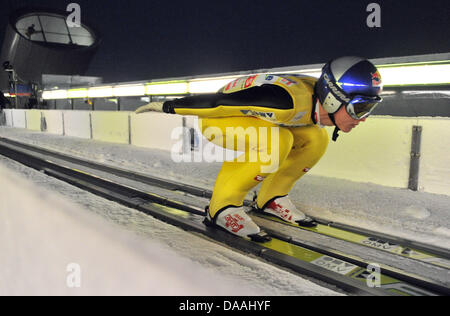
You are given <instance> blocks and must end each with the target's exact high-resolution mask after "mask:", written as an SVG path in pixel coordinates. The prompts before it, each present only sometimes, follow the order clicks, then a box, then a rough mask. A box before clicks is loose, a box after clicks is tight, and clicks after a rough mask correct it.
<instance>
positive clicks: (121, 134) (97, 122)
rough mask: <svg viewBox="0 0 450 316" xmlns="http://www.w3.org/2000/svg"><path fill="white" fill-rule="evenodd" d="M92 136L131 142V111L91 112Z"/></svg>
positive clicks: (104, 139) (126, 142)
mask: <svg viewBox="0 0 450 316" xmlns="http://www.w3.org/2000/svg"><path fill="white" fill-rule="evenodd" d="M91 126H92V138H93V139H96V140H100V141H104V142H111V143H118V144H129V142H130V128H129V112H111V111H99V112H91Z"/></svg>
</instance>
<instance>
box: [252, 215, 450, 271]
mask: <svg viewBox="0 0 450 316" xmlns="http://www.w3.org/2000/svg"><path fill="white" fill-rule="evenodd" d="M248 214H249V215H251V216H257V217H261V218H264V219H267V220H271V221H275V222H277V223H281V224H284V225H288V226H291V227H296V228H299V229H303V230H307V231H310V232H314V233H317V234H321V235H325V236H328V237H332V238H337V239H340V240H344V241H347V242H351V243H355V244H358V245H362V246H366V247H369V248H374V249H378V250H381V251H385V252H389V253H392V254H396V255H400V256H402V257H405V258H408V259H413V260H418V261H421V262H424V263H428V264H431V265H435V266H439V267H441V268H446V269H450V260H447V259H445V258H440V257H437V256H435V255H433V254H430V253H427V252H425V251H421V250H417V249H412V248H410V247H406V246H402V245H400V244H396V243H393V242H390V241H387V240H384V239H380V238H378V237H372V236H368V235H363V234H360V233H356V232H351V231H348V230H343V229H340V228H336V227H332V226H331V225H325V224H321V223H317V225H316V226H315V227H305V226H300V225H298V224H294V223H290V222H286V221H284V220H282V219H280V218H278V217H275V216H272V215H269V214H264V213H261V212H258V211H255V210H254V209H253V208H251V207H250V208H249V213H248Z"/></svg>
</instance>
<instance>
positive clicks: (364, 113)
mask: <svg viewBox="0 0 450 316" xmlns="http://www.w3.org/2000/svg"><path fill="white" fill-rule="evenodd" d="M381 101H383V99H382V98H380V97H379V96H373V97H368V96H364V95H355V96H353V98H352V99H351V100H350V102H349V103H348V104H347V105H346V106H345V109H346V110H347V113H348V114H349V115H350V116H351V117H352V118H354V119H355V120H362V119H364V118H366V117H368V116H369V115H370V114H371V113H372V111H373V110H374V109H375V108H376V106H377V105H378V104H379V103H380V102H381Z"/></svg>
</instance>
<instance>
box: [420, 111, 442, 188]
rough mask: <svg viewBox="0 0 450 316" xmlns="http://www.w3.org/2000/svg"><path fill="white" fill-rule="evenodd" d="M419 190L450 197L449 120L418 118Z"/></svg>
mask: <svg viewBox="0 0 450 316" xmlns="http://www.w3.org/2000/svg"><path fill="white" fill-rule="evenodd" d="M418 125H420V126H422V146H421V156H420V167H419V190H421V191H425V192H431V193H438V194H447V195H450V118H420V119H419V123H418Z"/></svg>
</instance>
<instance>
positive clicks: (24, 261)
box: [0, 127, 450, 295]
mask: <svg viewBox="0 0 450 316" xmlns="http://www.w3.org/2000/svg"><path fill="white" fill-rule="evenodd" d="M0 136H1V137H7V138H10V139H13V140H17V141H20V142H24V143H28V144H32V145H36V146H40V147H44V148H47V149H51V150H54V151H58V152H61V153H67V154H70V155H73V156H78V157H81V158H85V159H89V160H92V161H96V162H100V163H104V164H107V165H111V166H117V167H120V168H123V169H129V170H132V171H138V172H141V173H145V174H149V175H152V176H158V177H161V178H166V179H170V180H175V181H180V182H183V183H189V184H193V185H196V186H200V187H204V188H207V189H210V190H211V189H212V188H213V185H214V181H215V177H216V175H217V173H218V172H219V170H220V166H221V164H220V163H206V162H197V163H194V162H192V163H175V162H174V161H173V160H172V159H171V154H170V153H169V152H165V151H160V150H152V149H147V148H139V147H134V146H130V145H118V144H112V143H105V142H99V141H93V140H86V139H79V138H72V137H62V136H57V135H51V134H45V133H39V132H30V131H27V130H23V129H15V128H5V127H0ZM8 169H9V170H8ZM0 172H1V173H2V177H1V180H0V181H2V182H3V183H2V190H1V191H0V195H1V196H0V199H1V203H2V204H1V205H2V211H1V212H0V237H1V239H0V250H2V253H4V254H5V253H8V254H10V255H8V256H1V257H0V264H1V266H2V267H7V268H6V269H2V270H0V281H1V283H0V295H1V294H24V293H25V294H69V295H71V294H75V295H77V294H119V295H120V294H150V295H152V294H156V295H159V294H162V295H230V294H232V295H337V294H339V293H338V292H335V291H332V290H330V289H326V288H322V287H320V286H318V285H317V284H315V283H312V282H310V281H308V280H305V279H303V278H300V277H298V276H296V275H293V274H291V273H289V272H288V271H284V270H282V269H278V268H275V267H273V266H271V265H269V264H266V263H265V262H263V261H261V260H259V259H257V258H253V257H251V256H248V255H244V254H240V253H237V252H235V251H232V250H230V249H228V248H225V247H223V246H221V245H218V244H216V243H213V242H210V241H207V240H204V239H203V238H200V237H198V236H195V235H192V234H190V233H187V232H185V231H183V230H180V229H178V228H176V227H173V226H171V225H167V224H165V223H162V222H160V221H158V220H155V219H154V218H152V217H150V216H146V215H144V214H141V213H139V212H137V211H135V210H132V209H129V208H126V207H123V206H121V205H118V204H116V203H113V202H110V201H107V200H104V199H102V198H99V197H97V196H94V195H92V194H90V193H87V192H85V191H82V190H80V189H78V188H75V187H73V186H70V185H68V184H66V183H63V182H61V181H58V180H56V179H53V178H49V177H47V176H45V175H43V174H41V173H39V172H37V171H34V170H31V169H28V168H26V167H24V166H22V165H20V164H18V163H16V162H12V161H11V160H9V159H6V158H3V157H0ZM25 179H26V180H25ZM368 181H369V179H368ZM290 196H291V199H292V200H293V201H294V202H295V204H297V206H299V207H301V208H302V209H303V210H304V211H305V212H306V213H308V214H310V215H312V216H316V217H320V218H323V219H327V220H330V221H336V222H340V223H345V224H349V225H352V226H359V227H363V228H367V229H371V230H375V231H379V232H383V233H387V234H390V235H396V236H399V237H404V238H407V239H412V240H417V241H421V242H425V243H429V244H433V245H437V246H439V247H442V248H447V249H450V224H449V223H450V221H449V219H450V196H446V195H437V194H430V193H424V192H413V191H409V190H406V189H398V188H388V187H383V186H378V185H374V184H370V183H355V182H351V181H344V180H340V179H333V178H324V177H317V176H312V175H306V176H304V177H303V178H302V179H301V180H300V181H298V183H297V184H296V185H295V186H294V188H293V190H292V192H291V194H290ZM92 213H95V214H96V215H99V216H95V215H93V214H92ZM104 219H107V221H104ZM54 236H58V238H55V237H54ZM31 241H32V242H31ZM69 263H77V264H79V265H80V267H81V271H82V286H81V287H80V288H75V289H74V288H69V287H67V284H66V278H67V276H68V275H69V274H70V273H69V272H67V270H66V269H67V265H68V264H69ZM30 271H31V272H30Z"/></svg>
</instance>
